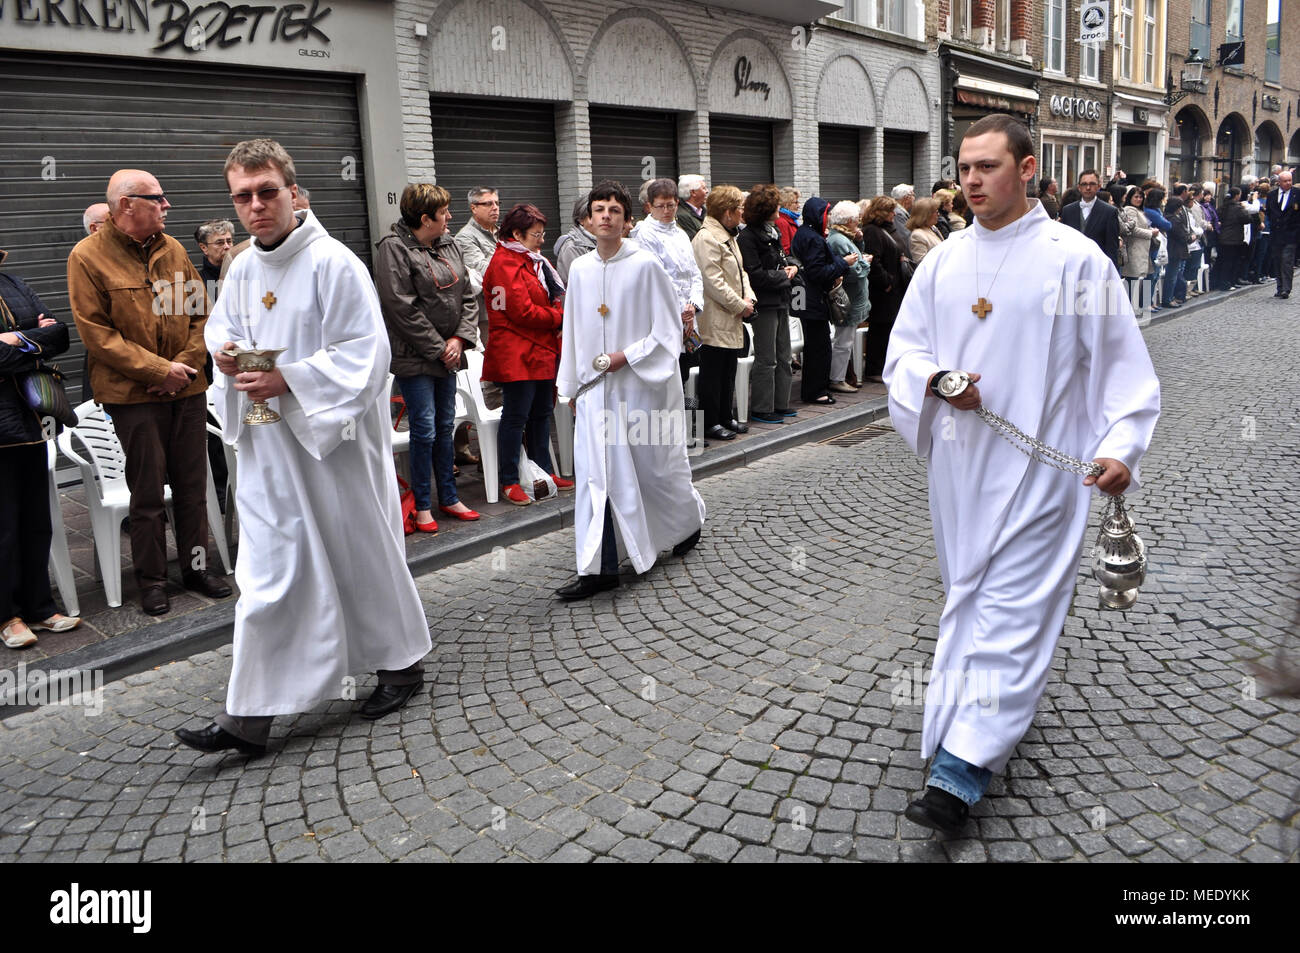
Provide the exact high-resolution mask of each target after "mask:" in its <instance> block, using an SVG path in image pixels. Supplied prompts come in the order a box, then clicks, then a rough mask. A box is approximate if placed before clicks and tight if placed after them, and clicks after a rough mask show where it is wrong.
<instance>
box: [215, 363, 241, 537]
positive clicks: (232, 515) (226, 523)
mask: <svg viewBox="0 0 1300 953" xmlns="http://www.w3.org/2000/svg"><path fill="white" fill-rule="evenodd" d="M208 413H210V414H211V415H212V416H213V417H215V418H216V419H217V420H220V419H221V413H220V412H219V411H218V410H217V403H216V401H215V400H214V399H213V397H212V388H211V387H209V388H208ZM208 433H209V434H211V435H212V436H214V437H216V438H217V439H218V440H220V441H221V450H222V453H224V454H225V457H226V515H225V517H224V518H223V519H222V523H221V526H222V529H223V530H224V531H225V534H226V540H227V541H229V540H232V539H234V538H235V534H234V529H235V521H236V520H237V519H238V518H239V517H238V514H237V513H236V510H235V487H236V486H237V485H238V483H239V472H238V471H239V453H238V449H237V448H236V447H234V446H232V445H230V444H228V443H226V441H225V439H224V438H223V437H222V435H221V427H220V426H218V425H217V424H214V423H212V422H211V421H208ZM211 485H212V486H216V483H215V481H214V482H212V484H211Z"/></svg>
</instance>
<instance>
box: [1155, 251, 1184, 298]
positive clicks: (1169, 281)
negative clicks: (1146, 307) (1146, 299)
mask: <svg viewBox="0 0 1300 953" xmlns="http://www.w3.org/2000/svg"><path fill="white" fill-rule="evenodd" d="M1184 264H1186V262H1185V261H1184V260H1183V259H1182V258H1180V259H1178V260H1177V261H1171V262H1170V263H1169V264H1167V265H1165V277H1164V284H1163V285H1162V286H1161V289H1160V303H1161V304H1162V305H1167V304H1170V303H1172V302H1173V301H1174V299H1175V298H1177V297H1178V295H1176V294H1175V293H1174V292H1175V291H1176V290H1177V287H1178V281H1179V279H1180V278H1182V277H1183V265H1184ZM1183 290H1184V291H1186V290H1187V286H1186V285H1184V286H1183Z"/></svg>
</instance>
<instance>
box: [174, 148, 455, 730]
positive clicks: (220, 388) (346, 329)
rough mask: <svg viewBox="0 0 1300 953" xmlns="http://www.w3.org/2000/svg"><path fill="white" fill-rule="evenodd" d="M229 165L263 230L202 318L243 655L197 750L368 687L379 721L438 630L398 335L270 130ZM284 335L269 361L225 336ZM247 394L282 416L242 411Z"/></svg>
mask: <svg viewBox="0 0 1300 953" xmlns="http://www.w3.org/2000/svg"><path fill="white" fill-rule="evenodd" d="M225 175H226V181H227V184H228V185H229V187H230V192H231V198H232V199H233V201H234V203H235V211H236V212H237V213H238V214H239V220H240V221H241V222H242V223H243V224H244V227H245V228H246V229H247V230H248V231H249V233H250V234H251V235H252V236H253V239H254V241H253V244H252V246H251V247H250V249H249V251H248V253H247V254H244V255H241V256H239V258H238V259H237V260H236V261H235V263H234V265H233V266H232V267H231V270H230V272H229V274H228V275H227V277H226V282H225V286H224V288H223V290H222V294H221V298H220V304H219V305H218V306H217V307H216V308H215V309H214V310H213V313H212V315H211V317H210V318H209V320H208V325H207V329H206V335H207V344H208V349H209V350H210V351H212V352H213V357H214V360H215V363H216V367H217V370H219V371H220V372H221V373H220V374H218V375H217V381H216V383H215V384H214V389H215V391H216V395H215V396H216V407H217V413H218V415H219V416H220V418H221V420H222V436H223V438H224V439H225V440H226V442H227V443H231V444H234V445H235V446H236V447H237V449H238V451H239V480H238V484H237V489H236V492H235V502H236V506H237V508H238V513H239V524H240V546H239V561H238V564H237V566H236V567H235V580H236V582H238V584H239V590H240V594H239V603H238V605H237V607H236V609H235V644H234V659H233V663H232V666H231V672H230V688H229V690H228V691H227V694H226V706H225V711H224V712H222V713H221V714H219V715H218V716H217V718H216V721H215V722H214V723H213V724H211V725H209V726H208V727H207V728H205V729H202V730H198V731H192V730H188V729H181V730H179V731H177V732H176V735H177V737H178V738H179V739H180V740H181V741H182V742H184V743H185V744H187V745H189V746H190V747H192V748H197V749H199V750H200V751H221V750H223V749H227V748H235V749H238V750H240V751H242V752H244V753H246V754H261V753H262V752H263V751H265V749H266V741H267V738H268V736H269V734H270V730H271V722H272V720H273V718H274V717H275V716H276V715H287V714H292V713H294V712H302V711H306V710H308V709H310V708H312V707H313V706H315V705H317V704H318V703H320V702H323V701H329V700H337V699H351V698H354V697H355V689H354V686H355V678H356V676H357V675H359V674H362V673H365V672H370V671H376V672H378V679H379V685H378V687H377V688H376V689H375V691H374V693H373V694H372V695H371V696H370V697H369V699H368V700H367V701H366V702H365V703H364V704H363V705H362V707H361V715H362V717H365V718H378V717H381V716H382V715H385V714H387V713H388V712H391V711H394V710H396V709H397V708H400V707H401V706H402V705H404V704H405V703H406V702H407V701H408V700H409V699H410V698H411V696H412V695H413V694H414V693H415V692H416V691H417V690H418V689H419V687H420V685H421V684H422V683H423V669H422V667H421V664H420V660H421V659H422V658H423V657H424V656H425V654H427V653H428V651H429V650H430V648H431V647H432V645H431V642H430V639H429V627H428V623H427V622H426V620H425V617H424V610H423V607H422V606H421V603H420V597H419V594H418V593H417V592H416V589H415V583H414V581H413V580H412V578H411V576H410V573H409V571H408V570H407V568H406V559H405V549H404V543H403V534H402V531H401V529H400V520H401V515H400V508H399V505H398V496H397V480H396V474H395V472H394V469H393V457H392V447H391V436H390V434H391V427H390V425H389V416H388V387H387V380H388V363H389V348H388V335H387V332H386V331H385V328H384V322H383V318H382V316H381V314H380V310H379V298H378V295H377V294H376V292H375V287H374V283H373V282H372V281H371V278H370V275H369V274H368V273H367V272H366V269H365V266H364V265H362V263H361V261H360V260H359V259H358V258H357V257H356V255H354V254H353V253H352V252H351V251H349V250H348V249H347V248H346V247H345V246H344V245H343V244H342V243H340V242H338V241H336V240H335V239H333V238H330V236H329V235H328V234H327V233H326V232H325V229H324V228H322V227H321V224H320V222H318V221H317V220H316V217H315V216H314V215H313V214H312V213H311V212H310V211H300V212H295V211H294V208H293V200H294V197H295V195H296V192H297V187H296V185H295V173H294V166H293V159H292V158H291V157H290V156H289V154H288V153H287V152H285V150H284V148H283V147H282V146H281V145H280V144H279V143H277V142H275V141H273V140H270V139H253V140H248V141H246V142H241V143H239V144H238V145H236V146H235V148H234V150H233V151H232V152H231V153H230V156H229V158H227V160H226V167H225ZM234 345H240V346H243V347H255V346H256V347H262V348H284V349H285V350H284V353H283V354H281V355H280V356H279V357H278V358H277V363H276V368H275V369H274V370H271V371H242V372H241V371H239V370H238V369H237V367H236V365H235V361H234V359H233V358H232V357H231V356H230V354H229V353H227V350H228V349H229V348H231V347H233V346H234ZM250 400H264V401H268V402H269V405H270V408H271V409H272V410H274V411H276V412H278V413H279V415H280V418H281V419H280V420H279V421H278V422H275V423H270V424H263V425H249V424H246V423H244V422H243V420H244V415H245V412H246V411H247V410H248V406H249V401H250Z"/></svg>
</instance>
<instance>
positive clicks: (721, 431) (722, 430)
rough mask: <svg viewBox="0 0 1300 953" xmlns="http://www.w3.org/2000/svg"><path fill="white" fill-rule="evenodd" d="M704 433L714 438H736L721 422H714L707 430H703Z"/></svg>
mask: <svg viewBox="0 0 1300 953" xmlns="http://www.w3.org/2000/svg"><path fill="white" fill-rule="evenodd" d="M704 433H705V435H706V436H709V437H712V438H713V439H714V440H735V439H736V435H735V433H733V432H732V431H730V430H728V429H727V428H726V427H724V426H722V424H714V425H713V426H712V427H710V428H709V429H708V430H706V431H704Z"/></svg>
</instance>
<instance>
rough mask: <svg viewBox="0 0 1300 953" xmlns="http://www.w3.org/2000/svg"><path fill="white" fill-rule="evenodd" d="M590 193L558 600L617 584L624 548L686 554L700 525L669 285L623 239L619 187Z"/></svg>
mask: <svg viewBox="0 0 1300 953" xmlns="http://www.w3.org/2000/svg"><path fill="white" fill-rule="evenodd" d="M587 201H588V207H589V208H590V209H591V223H592V226H591V227H592V231H593V232H594V234H595V236H596V250H595V251H592V252H588V253H587V254H585V255H582V256H580V257H579V258H577V259H575V260H574V262H573V264H572V266H571V267H570V270H569V284H568V289H567V292H566V295H565V299H564V330H563V339H562V342H561V347H560V369H559V374H558V376H557V378H556V388H557V389H558V390H559V393H560V395H561V397H567V398H576V403H575V408H574V441H573V465H574V471H575V474H574V475H575V478H576V479H575V482H576V483H577V500H576V504H575V510H574V518H573V521H574V529H575V533H576V537H577V554H578V558H577V564H578V574H579V575H578V578H577V580H576V581H574V582H572V583H570V584H569V585H567V586H564V587H563V588H561V589H560V590H558V592H557V595H559V596H560V598H562V599H584V598H587V597H588V596H591V595H593V594H595V593H597V592H603V591H605V590H607V589H614V588H616V587H617V586H618V585H619V579H618V563H619V557H620V555H622V554H626V556H627V557H628V558H629V559H630V560H631V562H632V566H633V568H634V569H635V570H636V571H637V572H638V573H643V572H645V571H646V570H648V569H649V568H650V567H651V566H653V565H654V564H655V560H656V559H657V558H658V554H659V552H660V550H663V549H668V548H670V547H671V548H672V550H673V553H674V555H678V556H681V555H684V554H685V553H687V552H688V551H689V550H690V549H691V548H692V547H693V546H694V545H695V544H696V543H697V542H698V541H699V538H700V528H701V526H703V525H704V501H703V500H702V499H700V495H699V493H697V492H696V490H695V486H694V485H693V484H692V482H691V465H690V461H689V460H688V459H687V456H686V433H687V420H686V405H685V400H684V399H683V396H682V382H681V377H680V376H679V374H678V370H677V358H678V356H679V355H680V354H681V349H682V321H681V306H680V303H679V302H678V300H677V292H676V291H675V290H674V288H673V283H672V279H670V278H669V277H668V273H667V272H666V271H664V269H663V266H662V265H661V264H660V263H659V261H658V259H656V258H655V257H654V256H653V255H651V254H650V253H649V252H647V251H645V250H644V249H642V248H640V247H639V246H638V245H637V244H636V243H635V242H630V241H624V239H623V228H624V224H625V223H626V221H627V220H628V218H629V217H630V216H631V214H632V201H631V198H630V197H629V196H628V194H627V192H626V190H625V189H624V188H623V187H622V186H621V185H618V184H617V183H610V182H602V183H601V184H600V185H598V186H597V187H596V188H595V189H593V190H592V192H591V194H590V195H589V196H588V198H587ZM606 362H607V367H608V369H607V370H606V371H605V372H604V373H603V374H602V372H601V371H600V370H599V368H600V367H603V366H606ZM592 382H595V383H594V384H593V385H592V386H591V387H586V388H585V389H584V387H585V385H587V384H589V383H592ZM580 391H581V393H579V392H580Z"/></svg>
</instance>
